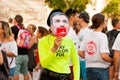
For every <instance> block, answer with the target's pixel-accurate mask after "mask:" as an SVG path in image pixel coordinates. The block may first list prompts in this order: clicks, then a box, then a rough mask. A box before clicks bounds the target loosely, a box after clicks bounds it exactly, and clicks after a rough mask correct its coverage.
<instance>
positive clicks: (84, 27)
mask: <svg viewBox="0 0 120 80" xmlns="http://www.w3.org/2000/svg"><path fill="white" fill-rule="evenodd" d="M89 19H90V17H89V15H88V13H87V12H85V11H81V12H80V14H79V24H80V26H81V29H80V31H79V32H78V38H79V46H81V42H82V41H83V39H84V37H86V36H87V35H89V34H90V32H91V31H92V30H91V29H90V28H89V25H88V23H89ZM79 60H80V73H81V76H80V77H81V79H82V80H87V79H86V63H85V60H84V59H83V58H81V57H79Z"/></svg>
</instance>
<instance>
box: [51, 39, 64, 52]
mask: <svg viewBox="0 0 120 80" xmlns="http://www.w3.org/2000/svg"><path fill="white" fill-rule="evenodd" d="M61 42H62V37H57V38H56V39H55V40H54V46H53V47H52V51H53V52H56V50H57V49H58V48H59V47H60V45H61Z"/></svg>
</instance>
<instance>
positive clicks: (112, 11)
mask: <svg viewBox="0 0 120 80" xmlns="http://www.w3.org/2000/svg"><path fill="white" fill-rule="evenodd" d="M102 12H103V13H105V14H107V15H108V17H111V18H116V17H117V18H118V17H120V1H119V0H111V1H110V3H109V4H108V5H107V6H106V7H105V8H104V10H103V11H102Z"/></svg>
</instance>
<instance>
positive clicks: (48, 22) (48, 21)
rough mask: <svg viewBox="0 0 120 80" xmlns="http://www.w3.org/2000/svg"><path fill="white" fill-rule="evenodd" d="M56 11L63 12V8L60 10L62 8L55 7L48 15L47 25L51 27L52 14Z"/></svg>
mask: <svg viewBox="0 0 120 80" xmlns="http://www.w3.org/2000/svg"><path fill="white" fill-rule="evenodd" d="M54 12H63V11H62V10H60V9H54V10H52V11H51V12H50V14H49V16H48V18H47V25H48V26H49V27H50V25H51V24H50V16H51V15H52V14H53V13H54Z"/></svg>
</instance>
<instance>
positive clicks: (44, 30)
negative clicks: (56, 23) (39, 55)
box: [38, 26, 49, 37]
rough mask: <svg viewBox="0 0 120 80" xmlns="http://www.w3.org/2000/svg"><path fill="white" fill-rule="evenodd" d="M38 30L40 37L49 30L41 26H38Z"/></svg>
mask: <svg viewBox="0 0 120 80" xmlns="http://www.w3.org/2000/svg"><path fill="white" fill-rule="evenodd" d="M38 32H39V33H41V36H42V37H43V36H46V35H48V34H49V30H47V29H46V28H44V27H42V26H38Z"/></svg>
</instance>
